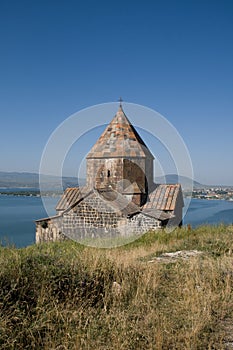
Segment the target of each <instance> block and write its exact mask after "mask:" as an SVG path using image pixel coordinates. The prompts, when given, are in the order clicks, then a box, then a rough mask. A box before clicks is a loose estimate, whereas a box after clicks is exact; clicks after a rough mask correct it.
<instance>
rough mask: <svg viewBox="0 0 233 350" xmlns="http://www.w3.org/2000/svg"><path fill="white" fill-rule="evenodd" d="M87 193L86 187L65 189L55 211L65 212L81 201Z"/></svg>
mask: <svg viewBox="0 0 233 350" xmlns="http://www.w3.org/2000/svg"><path fill="white" fill-rule="evenodd" d="M87 193H88V189H87V188H86V187H73V188H67V189H66V190H65V192H64V193H63V195H62V197H61V199H60V200H59V202H58V204H57V206H56V210H62V211H63V210H66V209H68V208H69V207H71V206H72V205H74V204H75V203H76V202H77V201H78V200H80V199H82V198H83V197H84V195H85V194H87Z"/></svg>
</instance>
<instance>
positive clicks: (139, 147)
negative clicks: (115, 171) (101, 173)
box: [87, 105, 154, 159]
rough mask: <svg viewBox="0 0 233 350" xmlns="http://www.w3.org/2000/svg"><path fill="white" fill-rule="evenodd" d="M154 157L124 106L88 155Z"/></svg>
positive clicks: (98, 156)
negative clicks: (127, 115)
mask: <svg viewBox="0 0 233 350" xmlns="http://www.w3.org/2000/svg"><path fill="white" fill-rule="evenodd" d="M122 157H125V158H145V157H150V158H152V159H153V158H154V157H153V155H152V154H151V152H150V151H149V149H148V148H147V146H146V145H145V143H144V142H143V140H142V139H141V137H140V136H139V134H138V132H137V131H136V130H135V128H134V127H133V126H132V124H131V123H130V121H129V119H128V118H127V117H126V115H125V113H124V111H123V109H122V106H121V105H120V106H119V109H118V111H117V113H116V115H115V117H114V118H113V119H112V121H111V122H110V124H109V125H108V126H107V128H106V129H105V130H104V132H103V134H102V135H101V136H100V138H99V139H98V141H97V142H96V143H95V145H94V146H93V147H92V149H91V151H90V152H89V153H88V155H87V159H88V158H122Z"/></svg>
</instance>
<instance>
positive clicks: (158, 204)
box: [143, 184, 184, 210]
mask: <svg viewBox="0 0 233 350" xmlns="http://www.w3.org/2000/svg"><path fill="white" fill-rule="evenodd" d="M178 200H180V201H181V205H182V206H184V202H183V196H182V191H181V186H180V184H175V185H158V186H157V187H156V189H155V190H154V191H153V192H152V193H151V194H150V195H149V200H148V201H147V203H146V204H145V205H144V207H143V210H147V209H156V210H175V207H176V203H177V201H178Z"/></svg>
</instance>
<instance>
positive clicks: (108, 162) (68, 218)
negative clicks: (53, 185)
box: [36, 104, 184, 243]
mask: <svg viewBox="0 0 233 350" xmlns="http://www.w3.org/2000/svg"><path fill="white" fill-rule="evenodd" d="M153 160H154V157H153V155H152V154H151V152H150V150H149V149H148V148H147V146H146V145H145V143H144V142H143V140H142V139H141V137H140V136H139V134H138V132H137V131H136V130H135V128H134V127H133V125H132V124H131V123H130V121H129V119H128V118H127V117H126V115H125V113H124V111H123V108H122V105H121V104H120V106H119V109H118V111H117V113H116V115H115V116H114V118H113V119H112V121H111V122H110V124H109V125H108V126H107V127H106V129H105V131H104V132H103V134H102V135H101V136H100V138H99V139H98V141H97V142H96V143H95V145H94V146H93V147H92V149H91V150H90V152H89V154H88V155H87V157H86V167H87V175H86V186H84V187H75V188H67V189H66V190H65V192H64V194H63V196H62V197H61V199H60V200H59V202H58V204H57V207H56V212H57V214H56V215H55V216H53V217H48V218H44V219H40V220H37V221H36V242H37V243H39V242H43V241H55V240H62V239H65V238H71V239H74V240H79V241H80V240H82V239H88V238H95V237H110V238H111V237H117V236H133V235H141V234H143V233H145V232H147V231H149V230H156V229H159V228H161V227H164V226H166V225H170V226H181V225H182V208H183V205H184V204H183V196H182V190H181V186H180V184H155V183H154V181H153V179H154V176H153Z"/></svg>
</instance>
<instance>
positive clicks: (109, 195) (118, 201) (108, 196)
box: [98, 190, 140, 216]
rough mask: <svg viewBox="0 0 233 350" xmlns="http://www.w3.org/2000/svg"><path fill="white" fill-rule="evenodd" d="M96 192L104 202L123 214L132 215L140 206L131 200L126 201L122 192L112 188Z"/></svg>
mask: <svg viewBox="0 0 233 350" xmlns="http://www.w3.org/2000/svg"><path fill="white" fill-rule="evenodd" d="M98 193H99V194H100V196H101V197H102V198H103V200H104V201H105V203H106V204H108V205H109V206H110V207H112V208H113V209H114V210H115V211H120V212H121V213H122V214H123V215H125V216H127V215H133V214H135V213H138V212H139V211H140V208H139V207H138V206H137V205H136V204H134V203H133V202H130V201H128V200H127V199H126V198H125V197H124V196H123V195H122V194H120V193H119V192H116V191H114V190H105V191H101V190H99V191H98Z"/></svg>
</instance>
